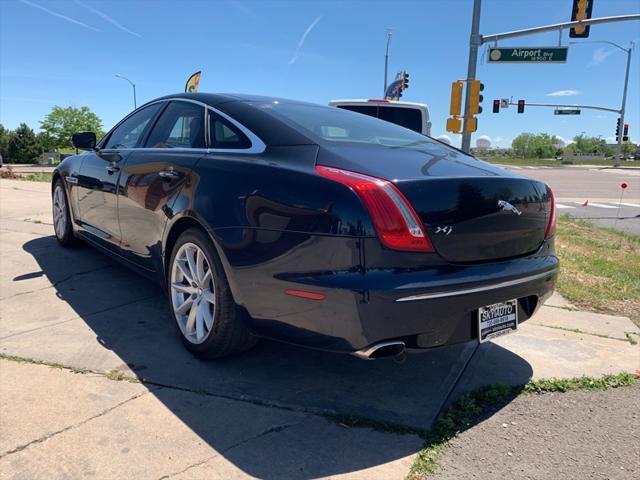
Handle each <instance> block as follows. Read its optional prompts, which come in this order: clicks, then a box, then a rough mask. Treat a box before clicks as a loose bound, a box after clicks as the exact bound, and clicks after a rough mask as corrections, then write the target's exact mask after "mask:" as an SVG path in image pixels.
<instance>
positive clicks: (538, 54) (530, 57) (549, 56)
mask: <svg viewBox="0 0 640 480" xmlns="http://www.w3.org/2000/svg"><path fill="white" fill-rule="evenodd" d="M568 50H569V47H510V48H490V49H489V63H566V61H567V51H568Z"/></svg>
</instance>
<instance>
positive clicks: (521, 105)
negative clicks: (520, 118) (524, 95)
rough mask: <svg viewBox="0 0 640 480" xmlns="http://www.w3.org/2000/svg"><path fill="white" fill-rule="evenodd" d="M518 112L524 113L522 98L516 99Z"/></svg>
mask: <svg viewBox="0 0 640 480" xmlns="http://www.w3.org/2000/svg"><path fill="white" fill-rule="evenodd" d="M518 113H524V100H518Z"/></svg>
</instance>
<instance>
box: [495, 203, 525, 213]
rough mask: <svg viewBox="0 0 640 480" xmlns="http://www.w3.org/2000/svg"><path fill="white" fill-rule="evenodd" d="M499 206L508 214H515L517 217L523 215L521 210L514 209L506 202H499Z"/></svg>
mask: <svg viewBox="0 0 640 480" xmlns="http://www.w3.org/2000/svg"><path fill="white" fill-rule="evenodd" d="M498 206H499V207H500V208H501V209H502V210H505V211H507V212H513V213H515V214H516V215H522V212H521V211H520V210H518V209H517V208H516V207H514V206H513V205H511V204H510V203H509V202H506V201H504V200H498Z"/></svg>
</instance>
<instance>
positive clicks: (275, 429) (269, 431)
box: [158, 416, 307, 480]
mask: <svg viewBox="0 0 640 480" xmlns="http://www.w3.org/2000/svg"><path fill="white" fill-rule="evenodd" d="M306 420H307V417H306V416H305V418H303V419H302V420H300V421H299V422H296V423H290V424H285V425H274V426H272V427H269V428H266V429H265V430H263V431H262V432H260V433H258V434H256V435H253V436H251V437H248V438H245V439H243V440H240V441H239V442H236V443H234V444H233V445H230V446H228V447H227V448H225V449H223V450H220V451H219V452H218V453H216V454H215V455H212V456H210V457H207V458H204V459H202V460H200V461H198V462H195V463H192V464H191V465H188V466H187V467H185V468H183V469H182V470H179V471H177V472H173V473H168V474H166V475H163V476H162V477H160V478H158V480H166V479H168V478H172V477H175V476H176V475H180V474H182V473H185V472H187V471H189V470H191V469H192V468H196V467H199V466H200V465H204V464H205V463H207V462H209V461H211V460H213V459H215V458H218V457H220V456H221V455H224V454H225V453H228V452H229V451H231V450H233V449H234V448H238V447H240V446H242V445H244V444H246V443H248V442H251V441H253V440H257V439H258V438H261V437H264V436H265V435H270V434H272V433H279V432H282V431H284V430H287V429H288V428H291V427H295V426H297V425H300V424H301V423H303V422H304V421H306Z"/></svg>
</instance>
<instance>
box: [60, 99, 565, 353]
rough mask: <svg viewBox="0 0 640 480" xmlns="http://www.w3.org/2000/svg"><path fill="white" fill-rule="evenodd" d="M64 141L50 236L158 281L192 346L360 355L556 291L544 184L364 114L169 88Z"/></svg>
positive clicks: (482, 336) (510, 320)
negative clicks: (68, 145)
mask: <svg viewBox="0 0 640 480" xmlns="http://www.w3.org/2000/svg"><path fill="white" fill-rule="evenodd" d="M73 144H74V146H75V147H76V148H79V149H83V150H84V152H82V153H80V154H79V155H74V156H71V157H68V158H66V159H65V160H63V161H62V162H61V163H60V165H58V166H57V167H56V169H55V171H54V173H53V180H52V196H53V221H54V227H55V228H54V230H55V234H56V237H57V239H58V241H59V242H60V244H62V245H63V246H71V245H73V244H74V242H75V241H76V240H77V239H82V240H85V241H87V242H88V243H90V244H91V245H93V246H95V247H96V248H98V249H99V250H101V251H103V252H105V253H106V254H108V255H109V256H111V257H112V258H114V259H116V260H118V261H120V262H122V263H124V264H125V265H128V266H130V267H131V268H133V269H134V270H136V271H137V272H140V273H142V274H143V275H146V276H148V277H150V278H152V279H155V280H156V281H157V282H159V283H160V284H161V285H162V286H163V287H164V288H165V290H166V292H167V296H168V303H169V307H170V308H169V310H170V312H171V315H172V317H173V319H174V320H175V324H176V326H177V327H178V331H179V333H180V336H181V338H182V340H183V342H184V344H185V346H186V347H187V348H188V349H189V350H190V351H191V352H193V353H194V354H195V355H197V356H201V357H207V358H216V357H222V356H225V355H230V354H234V353H238V352H241V351H243V350H246V349H248V348H250V347H251V346H252V345H253V344H254V343H255V342H256V339H257V338H259V337H266V338H271V339H276V340H281V341H285V342H290V343H294V344H298V345H303V346H306V347H311V348H317V349H323V350H328V351H334V352H346V353H352V354H356V355H358V356H360V357H363V358H380V357H386V356H395V355H399V354H403V353H404V351H405V349H411V350H424V349H429V348H434V347H440V346H443V345H450V344H454V343H458V342H464V341H468V340H473V339H477V340H479V341H485V340H488V339H491V338H493V337H495V336H499V335H503V334H505V333H509V332H512V331H514V330H516V329H517V327H518V324H519V323H521V322H523V321H525V320H527V319H528V318H529V317H531V315H533V314H534V312H535V311H536V310H537V309H538V308H539V307H540V305H542V303H543V302H544V301H545V299H546V298H547V297H548V296H549V295H551V293H552V290H553V288H554V284H555V280H556V276H557V272H558V259H557V257H556V255H555V251H554V232H555V207H554V203H553V194H552V193H551V190H550V189H549V188H548V187H547V186H546V185H545V184H544V183H541V182H539V181H535V180H531V179H528V178H525V177H522V176H520V175H517V174H515V173H511V172H508V171H506V170H503V169H500V168H498V167H494V166H492V165H490V164H488V163H485V162H483V161H480V160H477V159H475V158H473V157H470V156H468V155H465V154H464V153H462V152H461V151H459V150H457V149H454V148H451V147H448V146H447V145H444V144H442V143H440V142H438V141H436V140H433V139H431V138H429V137H425V136H424V135H422V134H418V133H415V132H412V131H411V130H408V129H406V128H401V127H398V126H397V125H394V124H392V123H389V122H385V121H382V120H379V119H376V118H371V117H369V116H366V115H360V114H357V113H354V112H350V111H347V110H343V109H339V108H333V107H327V106H320V105H314V104H310V103H304V102H296V101H289V100H285V99H279V98H269V97H258V96H250V95H237V94H205V93H197V94H177V95H170V96H167V97H163V98H159V99H157V100H154V101H151V102H149V103H147V104H145V105H143V106H141V107H139V108H138V109H136V110H135V111H134V112H132V113H131V114H129V115H127V116H126V117H125V118H124V119H123V120H122V121H121V122H120V123H118V124H117V125H116V126H115V127H113V128H112V129H111V131H110V132H109V133H107V134H106V136H105V137H104V138H102V140H100V141H99V142H96V136H95V134H93V133H92V132H78V133H76V134H75V135H74V136H73Z"/></svg>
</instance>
